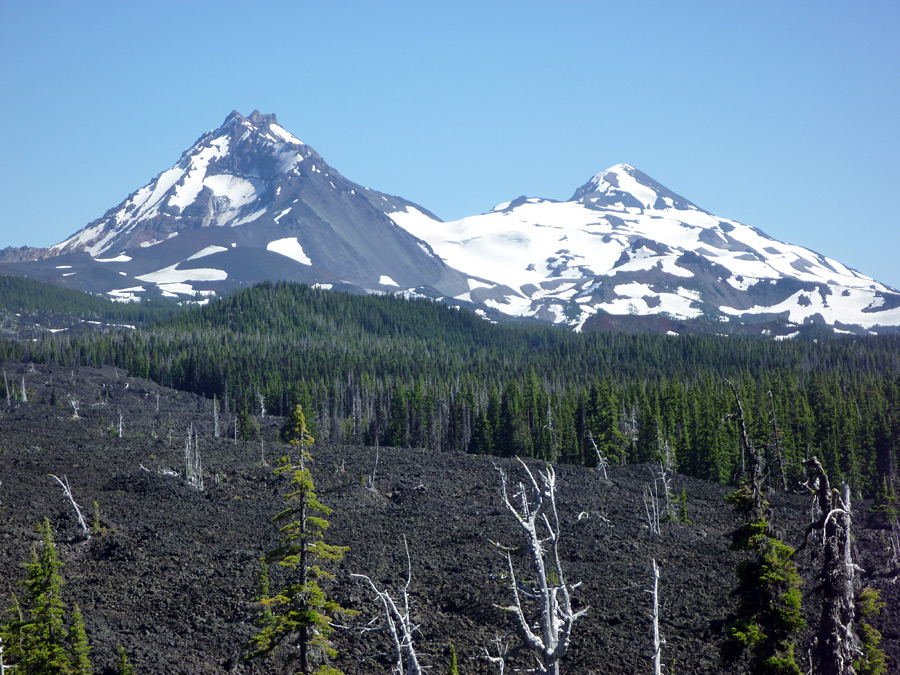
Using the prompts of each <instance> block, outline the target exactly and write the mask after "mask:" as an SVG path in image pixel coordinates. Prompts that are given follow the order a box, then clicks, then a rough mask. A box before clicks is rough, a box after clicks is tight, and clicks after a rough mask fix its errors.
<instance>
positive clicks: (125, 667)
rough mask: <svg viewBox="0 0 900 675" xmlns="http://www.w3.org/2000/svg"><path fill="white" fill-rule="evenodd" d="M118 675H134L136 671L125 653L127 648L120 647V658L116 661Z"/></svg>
mask: <svg viewBox="0 0 900 675" xmlns="http://www.w3.org/2000/svg"><path fill="white" fill-rule="evenodd" d="M116 675H134V669H133V668H132V667H131V662H130V661H129V660H128V654H126V653H125V647H123V646H122V645H119V658H118V659H116Z"/></svg>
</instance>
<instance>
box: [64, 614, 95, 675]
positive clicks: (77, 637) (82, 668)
mask: <svg viewBox="0 0 900 675" xmlns="http://www.w3.org/2000/svg"><path fill="white" fill-rule="evenodd" d="M69 642H70V643H71V645H72V658H73V660H74V669H73V671H72V672H73V673H74V674H75V675H91V674H92V673H93V672H94V667H93V666H92V665H91V660H90V658H89V657H88V653H89V652H90V651H91V648H90V646H89V645H88V639H87V632H86V631H85V630H84V619H83V618H82V616H81V610H80V609H79V608H78V605H77V604H76V605H75V607H74V608H73V609H72V628H71V629H70V630H69Z"/></svg>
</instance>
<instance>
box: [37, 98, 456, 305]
mask: <svg viewBox="0 0 900 675" xmlns="http://www.w3.org/2000/svg"><path fill="white" fill-rule="evenodd" d="M405 207H413V208H417V210H421V209H420V207H414V206H413V205H411V204H410V203H409V202H406V201H405V200H403V199H400V198H397V197H391V196H389V195H385V194H381V193H379V192H375V191H372V190H370V189H368V188H363V187H361V186H359V185H357V184H356V183H353V182H351V181H349V180H347V179H346V178H344V177H343V176H341V175H340V174H339V173H338V172H336V171H335V170H334V169H332V168H331V167H330V166H329V165H328V164H327V163H326V162H325V161H324V160H323V159H322V157H321V156H320V155H319V154H318V153H316V152H315V150H313V149H312V148H310V147H309V146H308V145H306V144H304V143H303V142H302V141H300V140H299V139H297V138H296V137H294V136H293V135H292V134H290V133H289V132H287V131H286V130H285V129H283V128H282V127H281V126H279V125H278V122H277V120H276V118H275V116H274V115H262V114H260V113H259V112H258V111H254V112H253V114H251V115H250V116H249V117H244V116H242V115H240V114H239V113H237V112H232V113H231V114H230V115H229V116H228V117H227V118H226V120H225V122H224V123H223V125H222V126H221V127H219V128H218V129H216V130H214V131H210V132H208V133H206V134H204V135H203V136H201V137H200V139H199V140H198V141H197V142H196V143H195V144H194V145H193V146H192V147H191V148H190V149H188V150H187V151H186V152H185V153H184V154H183V155H182V156H181V158H180V159H179V161H178V162H177V163H176V164H175V165H174V166H172V167H171V168H170V169H167V170H166V171H163V172H162V173H160V174H159V175H158V176H157V177H156V178H154V179H153V180H152V181H151V182H150V183H148V184H147V185H145V186H144V187H142V188H140V189H139V190H137V191H135V192H133V193H132V194H131V195H129V196H128V198H127V199H125V200H124V201H123V202H122V203H121V204H119V205H118V206H116V207H115V208H113V209H110V210H109V211H107V212H106V213H105V214H104V215H103V217H102V218H99V219H97V220H95V221H94V222H92V223H90V224H88V225H87V226H86V227H84V228H83V229H82V230H80V231H79V232H77V233H75V234H74V235H73V236H71V237H69V238H68V239H66V240H65V241H63V242H61V243H59V244H57V245H55V246H52V247H50V248H49V249H47V250H45V251H43V252H41V254H40V257H41V258H43V263H44V264H43V268H44V270H43V271H44V274H45V275H46V274H48V273H49V274H50V275H51V276H54V274H53V270H66V271H65V272H56V273H55V276H56V277H57V281H61V282H63V283H66V284H68V285H73V286H76V287H81V288H84V289H86V290H92V291H101V292H105V293H110V294H112V295H114V296H116V295H118V296H120V297H126V298H130V297H134V296H135V295H136V294H139V293H141V292H145V291H147V290H148V289H150V288H152V287H154V286H155V287H157V288H158V289H159V290H161V291H162V292H163V294H168V295H171V294H178V293H182V294H184V293H193V292H194V291H197V290H221V289H223V288H228V287H233V286H236V285H240V284H244V283H253V282H257V281H261V280H264V279H285V280H293V281H305V282H308V283H325V284H333V285H342V286H345V287H350V288H353V287H356V288H360V289H367V290H389V289H394V290H397V289H398V288H400V287H403V288H414V289H417V290H418V291H419V292H421V293H424V294H426V295H442V294H447V293H451V294H452V293H458V292H461V291H462V290H464V289H465V288H466V287H467V286H466V284H465V281H464V279H463V278H462V276H461V275H460V274H458V273H457V272H456V271H455V270H452V269H450V268H448V267H447V266H446V265H445V264H444V263H443V262H442V261H441V260H440V259H439V258H437V257H436V256H435V255H434V254H433V253H432V252H431V251H429V250H428V249H427V247H426V246H424V245H423V244H422V243H421V242H418V241H417V240H415V239H414V238H413V237H411V236H410V235H409V234H408V233H406V232H405V231H404V230H402V229H401V228H399V227H397V226H396V225H395V224H394V223H393V221H391V220H390V219H389V218H387V217H386V216H385V211H394V210H397V209H402V208H405ZM51 263H52V265H51ZM59 263H66V264H59ZM32 267H35V266H34V265H33V266H32ZM60 277H62V278H60ZM70 277H71V278H70ZM119 277H124V278H119Z"/></svg>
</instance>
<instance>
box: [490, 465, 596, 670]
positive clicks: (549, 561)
mask: <svg viewBox="0 0 900 675" xmlns="http://www.w3.org/2000/svg"><path fill="white" fill-rule="evenodd" d="M517 460H518V462H519V464H520V465H521V466H522V468H523V469H524V470H525V473H526V475H527V476H528V480H529V483H530V485H528V486H526V485H525V484H523V483H519V485H518V488H517V490H516V492H515V494H513V495H512V496H510V494H509V492H508V490H507V485H506V483H507V480H506V474H505V473H504V472H503V471H502V470H499V469H498V471H499V472H500V481H501V485H502V491H503V503H504V505H505V506H506V508H507V510H508V511H509V512H510V513H511V514H512V515H513V517H514V518H515V519H516V522H517V523H518V524H519V527H520V528H521V529H522V532H523V533H524V534H525V538H526V542H527V543H526V546H525V548H526V550H527V551H528V553H529V554H530V556H531V562H532V566H533V568H534V573H535V577H536V578H535V583H534V586H533V587H532V588H523V587H522V586H520V584H519V582H518V581H517V577H516V572H515V569H514V567H513V562H512V550H513V549H511V548H508V547H505V546H501V545H500V544H496V542H495V545H497V546H498V547H499V548H501V549H502V550H504V551H505V552H506V561H507V565H508V567H509V580H510V586H511V588H512V594H513V602H514V604H512V605H510V606H508V607H501V609H504V610H506V611H507V612H510V613H511V614H512V615H513V616H515V619H516V629H517V631H518V633H519V636H520V637H521V638H522V641H523V642H524V643H525V646H526V647H528V649H530V650H531V651H533V652H534V653H535V659H536V660H537V663H538V667H537V669H536V672H538V673H541V675H558V674H559V661H560V659H561V658H562V657H563V656H565V654H566V651H567V650H568V648H569V640H570V639H571V635H572V626H573V625H574V624H575V621H576V620H578V618H579V617H581V616H582V615H583V614H584V613H585V612H586V611H587V608H585V609H582V610H580V611H577V612H576V611H574V610H573V609H572V599H571V595H570V591H571V590H572V589H574V588H575V587H576V586H577V584H575V585H572V586H569V585H568V584H566V581H565V575H564V574H563V569H562V563H561V562H560V559H559V538H560V534H561V528H560V524H559V514H558V512H557V509H556V473H555V472H554V471H553V467H552V466H550V465H549V464H548V465H547V468H546V471H543V472H539V473H538V477H539V479H540V481H538V480H537V479H535V477H534V474H532V472H531V471H530V470H529V468H528V466H527V465H526V464H525V462H523V461H522V460H521V459H518V458H517ZM513 501H515V502H517V503H518V506H514V505H513ZM548 566H549V568H550V569H549V570H548V569H547V568H548ZM551 578H552V579H553V580H554V581H555V582H556V583H551V581H550V579H551ZM522 596H525V598H527V599H533V600H535V601H536V602H537V604H538V606H539V613H538V616H537V619H536V623H537V625H538V626H539V632H540V635H538V633H536V632H535V631H534V630H533V629H532V626H533V625H534V623H535V621H532V620H531V619H530V618H529V617H527V616H526V614H525V607H524V605H523V602H522Z"/></svg>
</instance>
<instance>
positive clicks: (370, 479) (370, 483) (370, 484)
mask: <svg viewBox="0 0 900 675" xmlns="http://www.w3.org/2000/svg"><path fill="white" fill-rule="evenodd" d="M378 454H379V450H378V437H377V436H376V437H375V464H374V466H373V467H372V473H370V474H369V475H368V476H366V487H367V488H368V489H370V490H374V489H375V474H376V473H377V472H378Z"/></svg>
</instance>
